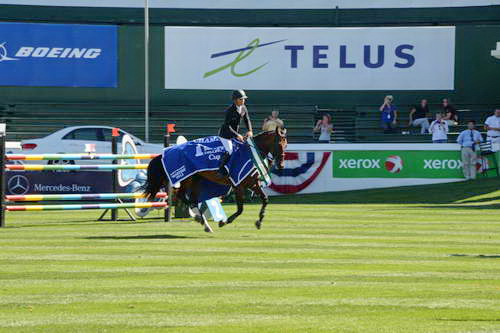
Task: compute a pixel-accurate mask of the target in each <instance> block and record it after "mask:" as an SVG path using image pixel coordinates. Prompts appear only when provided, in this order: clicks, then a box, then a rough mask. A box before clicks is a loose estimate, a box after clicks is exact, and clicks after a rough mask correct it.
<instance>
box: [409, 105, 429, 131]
mask: <svg viewBox="0 0 500 333" xmlns="http://www.w3.org/2000/svg"><path fill="white" fill-rule="evenodd" d="M429 113H430V110H429V106H428V105H427V100H426V99H423V100H421V101H420V105H417V106H415V107H413V108H412V109H411V111H410V121H409V122H408V126H414V127H417V126H420V134H425V133H427V131H428V130H429V119H427V114H429Z"/></svg>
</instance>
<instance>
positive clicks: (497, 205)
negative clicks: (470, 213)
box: [417, 203, 500, 210]
mask: <svg viewBox="0 0 500 333" xmlns="http://www.w3.org/2000/svg"><path fill="white" fill-rule="evenodd" d="M417 208H427V209H460V210H464V209H465V210H467V209H479V210H488V209H500V203H492V204H489V205H486V204H483V205H460V204H457V205H437V206H432V205H424V206H417Z"/></svg>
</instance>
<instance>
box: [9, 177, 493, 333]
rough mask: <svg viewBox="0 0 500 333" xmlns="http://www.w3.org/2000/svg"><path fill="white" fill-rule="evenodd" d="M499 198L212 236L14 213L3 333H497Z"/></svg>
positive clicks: (353, 203)
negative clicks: (163, 332)
mask: <svg viewBox="0 0 500 333" xmlns="http://www.w3.org/2000/svg"><path fill="white" fill-rule="evenodd" d="M499 188H500V181H499V180H491V179H488V180H481V181H475V182H468V183H455V184H445V185H432V186H417V187H402V188H396V189H384V190H369V191H353V192H344V193H334V194H322V195H305V196H296V197H290V198H273V200H272V203H271V204H270V206H269V209H268V215H267V220H266V221H265V224H264V226H263V229H262V230H260V231H258V230H256V229H255V228H254V226H253V222H254V221H255V218H256V216H257V212H258V208H259V206H258V205H255V204H252V205H247V206H246V210H245V212H244V214H243V216H242V217H241V218H240V219H239V220H237V221H236V223H235V224H234V225H230V226H227V227H225V228H223V229H217V230H216V232H215V233H214V234H212V235H207V234H205V233H203V231H202V229H201V226H199V225H197V224H194V223H187V222H177V223H171V224H165V223H162V222H159V221H158V220H148V221H143V222H138V223H128V222H118V223H114V222H95V219H96V217H97V216H98V215H99V213H100V212H98V211H86V212H83V211H82V212H57V213H55V212H37V213H28V212H22V213H18V212H16V213H10V214H8V216H7V217H8V218H7V226H8V227H7V228H5V229H0V332H3V331H12V332H127V331H131V332H153V331H154V332H159V331H166V332H384V333H385V332H412V333H413V332H500V236H499V235H500V212H499V208H500V191H499V190H498V189H499ZM315 202H317V204H314V203H315ZM226 210H227V211H228V212H229V213H230V212H232V211H234V207H233V206H227V208H226Z"/></svg>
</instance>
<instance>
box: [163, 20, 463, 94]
mask: <svg viewBox="0 0 500 333" xmlns="http://www.w3.org/2000/svg"><path fill="white" fill-rule="evenodd" d="M454 71H455V27H363V28H245V27H165V88H166V89H234V88H235V87H244V88H245V89H260V90H389V89H390V90H453V89H454Z"/></svg>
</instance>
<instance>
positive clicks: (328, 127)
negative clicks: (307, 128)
mask: <svg viewBox="0 0 500 333" xmlns="http://www.w3.org/2000/svg"><path fill="white" fill-rule="evenodd" d="M313 132H315V133H317V132H320V133H321V134H320V135H319V139H318V142H319V143H329V142H330V135H331V134H332V132H333V125H332V117H331V116H330V115H329V114H324V115H323V118H321V120H318V122H317V123H316V126H314V129H313Z"/></svg>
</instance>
